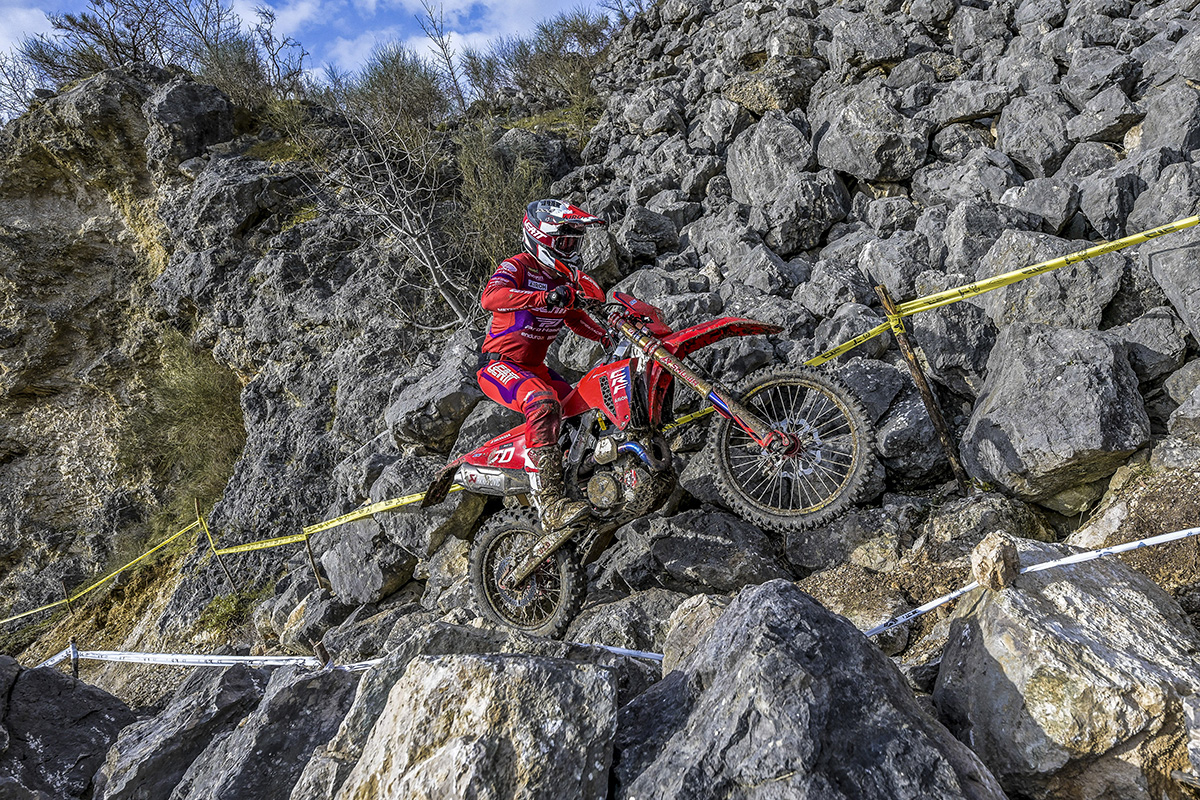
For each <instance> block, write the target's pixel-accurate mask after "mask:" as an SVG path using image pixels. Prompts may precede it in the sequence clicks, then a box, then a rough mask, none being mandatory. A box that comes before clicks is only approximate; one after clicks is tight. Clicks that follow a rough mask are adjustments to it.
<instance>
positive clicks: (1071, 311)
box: [976, 230, 1125, 330]
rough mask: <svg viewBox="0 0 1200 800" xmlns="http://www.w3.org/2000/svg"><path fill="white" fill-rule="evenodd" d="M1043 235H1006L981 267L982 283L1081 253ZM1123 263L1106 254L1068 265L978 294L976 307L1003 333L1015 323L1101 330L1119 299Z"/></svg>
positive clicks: (1076, 245) (1081, 245) (1081, 244)
mask: <svg viewBox="0 0 1200 800" xmlns="http://www.w3.org/2000/svg"><path fill="white" fill-rule="evenodd" d="M1086 246H1087V243H1085V242H1069V241H1066V240H1065V239H1059V238H1058V237H1057V236H1050V235H1048V234H1044V233H1030V232H1028V231H1014V230H1006V231H1004V232H1003V233H1002V234H1001V235H1000V238H999V239H998V240H997V241H996V243H995V244H994V245H992V247H991V249H990V250H988V252H987V255H986V256H984V257H983V259H982V260H981V261H980V262H979V267H978V272H977V273H976V277H977V278H978V279H979V280H983V279H985V278H990V277H993V276H995V275H1000V274H1003V273H1006V272H1013V271H1015V270H1018V269H1021V268H1023V267H1028V266H1032V265H1034V264H1040V263H1042V262H1045V261H1050V260H1052V259H1056V258H1060V257H1062V256H1065V255H1067V254H1068V253H1072V252H1075V251H1077V250H1082V249H1083V248H1084V247H1086ZM1124 266H1125V262H1124V260H1123V259H1122V258H1121V257H1120V256H1119V255H1113V254H1110V255H1106V256H1101V257H1099V258H1093V259H1089V260H1087V261H1082V262H1078V263H1075V264H1069V265H1067V266H1063V267H1059V268H1058V269H1055V270H1052V271H1051V272H1047V273H1045V274H1043V275H1038V276H1037V277H1034V278H1025V279H1024V280H1021V281H1018V282H1017V283H1014V284H1011V285H1009V286H1006V287H1004V288H1003V289H996V290H994V291H991V292H987V293H986V294H983V295H980V296H979V298H978V300H977V301H976V302H978V303H979V305H981V306H982V307H983V309H984V310H985V311H987V313H988V316H989V317H991V319H992V322H994V323H995V324H996V327H997V328H999V329H1001V330H1003V329H1004V328H1005V327H1007V326H1008V325H1011V324H1012V323H1014V322H1027V323H1041V324H1045V325H1057V326H1061V327H1067V328H1090V329H1094V328H1098V327H1099V326H1100V321H1101V316H1102V314H1103V312H1104V308H1105V306H1107V305H1108V303H1109V301H1110V300H1112V299H1113V297H1114V296H1116V293H1117V287H1118V286H1119V285H1120V282H1121V275H1122V272H1123V271H1124Z"/></svg>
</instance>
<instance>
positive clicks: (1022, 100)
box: [996, 90, 1075, 178]
mask: <svg viewBox="0 0 1200 800" xmlns="http://www.w3.org/2000/svg"><path fill="white" fill-rule="evenodd" d="M1074 115H1075V111H1074V110H1073V109H1072V108H1071V106H1070V104H1068V103H1067V102H1066V101H1065V100H1063V98H1062V97H1061V96H1060V95H1059V93H1058V92H1057V91H1055V90H1046V91H1042V92H1039V93H1037V94H1029V95H1025V96H1024V97H1018V98H1016V99H1015V100H1013V101H1012V102H1010V103H1009V104H1008V105H1006V106H1005V107H1004V111H1002V112H1001V113H1000V119H999V120H998V122H997V123H996V149H997V150H1000V151H1001V152H1004V153H1007V154H1008V156H1009V157H1010V158H1012V160H1013V161H1015V162H1017V163H1018V164H1020V165H1021V166H1022V167H1024V168H1025V169H1026V170H1027V171H1028V172H1029V174H1030V175H1032V176H1033V177H1035V178H1045V177H1047V176H1050V175H1053V174H1054V172H1055V171H1056V170H1057V169H1058V167H1059V164H1061V163H1062V160H1063V158H1064V157H1065V156H1066V155H1067V153H1068V152H1070V150H1071V146H1072V142H1071V140H1070V139H1069V138H1068V137H1067V120H1069V119H1070V118H1071V117H1073V116H1074Z"/></svg>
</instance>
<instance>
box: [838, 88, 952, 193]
mask: <svg viewBox="0 0 1200 800" xmlns="http://www.w3.org/2000/svg"><path fill="white" fill-rule="evenodd" d="M889 92H890V90H888V89H886V88H884V87H882V86H875V87H871V86H870V85H869V84H861V85H860V87H859V88H858V89H856V90H854V91H853V92H851V93H848V94H841V93H839V94H837V95H834V96H833V98H832V100H828V101H823V102H826V103H827V104H828V105H827V106H826V107H825V109H824V112H825V113H824V119H823V122H824V125H823V126H822V127H821V128H820V129H818V130H817V131H815V133H816V134H817V138H818V141H817V160H818V161H819V162H820V163H821V165H822V166H824V167H830V168H833V169H836V170H840V171H842V172H848V173H850V174H851V175H854V176H855V177H857V178H861V179H864V180H870V181H901V180H907V179H908V178H911V177H912V175H913V173H914V172H916V171H917V170H918V169H919V168H920V167H921V166H923V165H924V164H925V158H926V155H927V154H928V151H929V132H928V130H927V129H926V128H925V126H924V125H923V124H920V123H918V122H915V121H913V120H910V119H908V118H906V117H904V116H903V115H902V114H900V112H898V111H896V109H895V103H894V101H893V100H892V99H891V97H890V96H889Z"/></svg>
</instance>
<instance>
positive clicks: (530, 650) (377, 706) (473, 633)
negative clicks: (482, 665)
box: [291, 620, 659, 800]
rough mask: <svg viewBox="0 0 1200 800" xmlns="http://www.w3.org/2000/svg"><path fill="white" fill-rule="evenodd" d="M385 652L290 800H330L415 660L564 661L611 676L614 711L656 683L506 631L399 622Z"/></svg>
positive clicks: (621, 662)
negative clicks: (499, 657)
mask: <svg viewBox="0 0 1200 800" xmlns="http://www.w3.org/2000/svg"><path fill="white" fill-rule="evenodd" d="M386 649H387V651H388V655H387V656H385V657H384V660H383V661H382V662H381V663H380V664H378V665H376V666H375V667H373V668H372V669H370V670H369V671H368V672H367V673H366V674H364V675H363V679H362V680H361V681H360V682H359V686H358V691H357V693H356V694H355V696H354V703H353V704H352V705H351V706H350V710H349V711H348V712H347V714H346V716H345V718H344V719H343V720H342V724H341V726H340V727H339V728H338V732H337V734H336V735H334V737H333V738H332V739H330V740H329V742H328V743H327V744H326V745H325V746H324V747H321V748H319V749H318V750H317V751H316V753H315V754H314V755H313V758H312V759H311V760H310V761H309V763H308V765H307V766H306V767H305V769H304V773H303V774H302V775H301V776H300V779H299V780H298V781H297V782H296V787H295V789H294V790H293V791H292V796H291V800H333V798H334V797H335V796H336V795H337V793H338V790H339V789H340V788H341V786H342V784H343V783H345V781H346V778H347V776H348V775H349V774H350V771H351V770H352V769H354V766H355V764H356V763H357V762H358V760H359V758H360V757H361V756H362V754H363V752H364V748H365V747H366V744H367V741H368V739H369V738H370V737H371V735H372V732H373V731H374V729H375V724H376V721H377V720H378V719H379V717H380V715H381V714H382V713H383V711H384V708H385V707H386V706H387V704H388V697H389V695H390V694H391V692H392V689H393V687H394V686H395V685H396V683H397V682H398V681H399V680H400V679H401V678H402V677H403V676H404V674H405V672H406V671H407V670H408V667H409V665H410V664H411V663H412V662H413V661H414V660H415V659H416V658H418V657H421V656H426V657H429V656H451V655H470V654H482V653H523V654H525V655H533V656H539V657H541V658H544V659H553V660H558V659H568V660H570V661H573V662H575V663H577V664H580V665H585V666H589V667H592V668H595V669H598V670H600V669H602V670H607V671H610V672H612V673H613V674H614V675H615V676H616V681H617V703H618V705H621V704H624V703H626V702H628V701H629V700H630V699H632V698H633V697H634V696H636V695H638V694H640V693H641V692H642V691H644V690H645V689H646V687H647V686H649V685H650V684H651V683H653V682H654V681H655V680H657V679H658V677H659V671H658V665H657V664H654V663H653V662H651V661H646V660H644V659H634V658H630V657H626V656H620V655H617V654H615V653H613V652H611V651H609V650H605V649H603V648H600V647H589V646H585V645H578V644H573V643H569V642H558V641H554V640H551V639H534V638H531V637H528V636H525V635H523V634H520V633H517V632H514V631H512V630H510V629H497V630H487V629H481V628H475V627H461V626H457V625H449V624H446V623H441V622H438V623H433V624H427V625H423V624H415V625H414V624H412V623H410V622H407V621H405V620H401V621H400V622H399V623H397V624H396V628H395V630H393V631H392V634H391V635H390V637H389V641H388V643H387V648H386Z"/></svg>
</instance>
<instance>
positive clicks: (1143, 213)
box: [1126, 162, 1200, 233]
mask: <svg viewBox="0 0 1200 800" xmlns="http://www.w3.org/2000/svg"><path fill="white" fill-rule="evenodd" d="M1198 205H1200V165H1196V164H1191V163H1188V162H1181V163H1178V164H1168V165H1166V166H1165V167H1163V170H1162V172H1161V173H1160V174H1159V175H1158V178H1157V179H1156V180H1155V181H1153V182H1152V183H1150V185H1149V186H1147V187H1146V188H1145V191H1143V192H1141V193H1140V194H1138V196H1137V199H1136V200H1135V201H1134V203H1133V209H1132V210H1131V211H1130V212H1129V217H1128V219H1127V221H1126V229H1127V231H1128V232H1129V233H1136V232H1139V231H1144V230H1149V229H1150V228H1156V227H1158V226H1159V225H1166V224H1167V223H1169V222H1174V221H1176V220H1179V219H1183V218H1185V217H1190V216H1193V215H1194V214H1195V213H1196V208H1197V206H1198Z"/></svg>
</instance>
